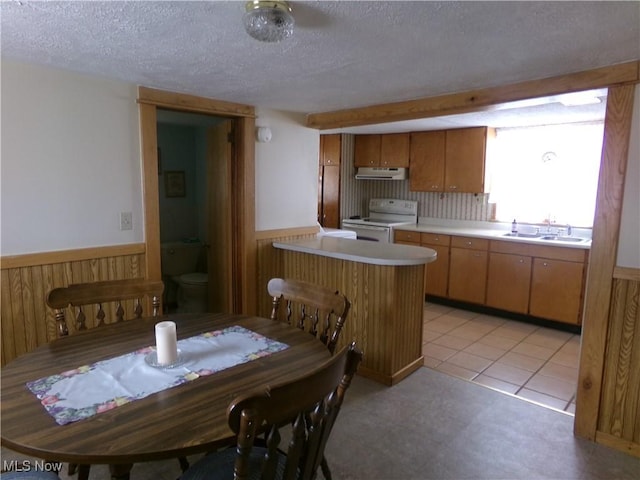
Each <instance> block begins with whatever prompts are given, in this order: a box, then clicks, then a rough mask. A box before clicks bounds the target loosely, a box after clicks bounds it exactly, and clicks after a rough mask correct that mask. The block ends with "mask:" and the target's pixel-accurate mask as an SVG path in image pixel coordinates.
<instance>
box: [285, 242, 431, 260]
mask: <svg viewBox="0 0 640 480" xmlns="http://www.w3.org/2000/svg"><path fill="white" fill-rule="evenodd" d="M273 246H274V247H276V248H280V249H283V250H291V251H295V252H303V253H310V254H313V255H321V256H324V257H331V258H337V259H340V260H350V261H352V262H362V263H370V264H372V265H389V266H401V265H424V264H425V263H429V262H433V261H434V260H435V259H436V252H435V250H432V249H430V248H424V247H414V246H411V245H397V244H393V243H380V242H370V241H366V240H354V239H350V238H337V237H317V238H314V239H310V240H297V241H291V242H274V243H273Z"/></svg>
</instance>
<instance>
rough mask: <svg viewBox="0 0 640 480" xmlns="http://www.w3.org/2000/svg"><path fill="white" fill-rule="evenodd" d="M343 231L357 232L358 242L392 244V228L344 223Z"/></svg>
mask: <svg viewBox="0 0 640 480" xmlns="http://www.w3.org/2000/svg"><path fill="white" fill-rule="evenodd" d="M342 229H343V230H351V231H352V232H356V236H357V238H358V240H369V241H372V242H381V243H390V242H391V228H390V227H382V226H378V225H362V224H356V223H349V222H343V224H342Z"/></svg>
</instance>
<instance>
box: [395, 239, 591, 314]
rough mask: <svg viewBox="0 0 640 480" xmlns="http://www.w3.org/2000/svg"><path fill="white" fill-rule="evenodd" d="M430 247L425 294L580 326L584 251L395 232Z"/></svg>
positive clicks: (584, 263)
mask: <svg viewBox="0 0 640 480" xmlns="http://www.w3.org/2000/svg"><path fill="white" fill-rule="evenodd" d="M395 242H396V243H404V244H406V245H419V246H422V247H427V248H432V249H433V250H435V251H436V252H437V253H438V259H437V260H436V261H435V262H432V263H429V264H428V265H427V268H426V273H425V275H426V277H425V294H426V295H433V296H435V297H442V298H450V299H453V300H460V301H462V302H468V303H475V304H479V305H486V306H488V307H492V308H496V309H499V310H504V311H507V312H514V313H520V314H523V315H531V316H533V317H539V318H542V319H545V320H553V321H556V322H562V323H569V324H572V325H580V323H581V316H582V315H581V314H582V308H581V307H582V298H583V289H584V276H585V270H586V264H587V258H588V253H589V252H588V250H581V249H573V248H566V247H557V246H550V245H531V244H522V243H514V242H506V241H501V240H491V241H489V240H486V239H482V238H476V237H462V236H457V235H441V234H434V233H426V232H416V231H408V230H396V231H395Z"/></svg>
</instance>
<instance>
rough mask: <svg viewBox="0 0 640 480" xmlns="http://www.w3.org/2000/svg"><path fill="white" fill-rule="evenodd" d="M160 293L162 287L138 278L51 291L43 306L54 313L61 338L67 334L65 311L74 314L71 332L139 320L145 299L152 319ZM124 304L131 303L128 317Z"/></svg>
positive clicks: (155, 282)
mask: <svg viewBox="0 0 640 480" xmlns="http://www.w3.org/2000/svg"><path fill="white" fill-rule="evenodd" d="M163 291H164V284H163V283H162V282H161V281H159V280H158V281H150V280H145V279H142V278H139V279H129V280H107V281H102V282H91V283H76V284H72V285H69V286H67V287H59V288H54V289H53V290H51V291H50V292H49V293H48V294H47V305H49V307H50V308H53V309H54V310H55V317H56V328H57V332H58V336H59V337H64V336H66V335H69V326H68V324H67V315H66V312H67V309H68V308H70V309H72V310H74V311H75V313H74V325H73V327H74V328H73V331H80V330H86V329H87V328H92V327H97V326H101V325H104V324H105V323H113V322H122V321H124V320H125V319H133V318H141V317H142V316H143V313H144V300H145V299H146V298H149V299H151V304H152V312H150V313H151V314H152V315H153V316H154V317H155V316H157V315H159V314H160V313H161V298H162V292H163ZM127 302H129V303H130V304H131V311H130V312H129V313H128V314H127V311H126V309H125V306H126V305H127ZM88 312H93V314H89V315H90V316H93V317H94V318H93V319H92V320H90V321H89V320H87V313H88ZM108 313H109V314H110V315H108ZM108 317H112V318H108ZM87 323H89V325H87Z"/></svg>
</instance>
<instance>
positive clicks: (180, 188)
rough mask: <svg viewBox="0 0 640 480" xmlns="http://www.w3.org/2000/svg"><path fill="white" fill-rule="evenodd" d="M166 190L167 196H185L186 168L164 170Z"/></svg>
mask: <svg viewBox="0 0 640 480" xmlns="http://www.w3.org/2000/svg"><path fill="white" fill-rule="evenodd" d="M164 191H165V195H166V196H167V197H184V196H185V195H186V191H185V184H184V170H174V171H171V172H170V171H165V172H164Z"/></svg>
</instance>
